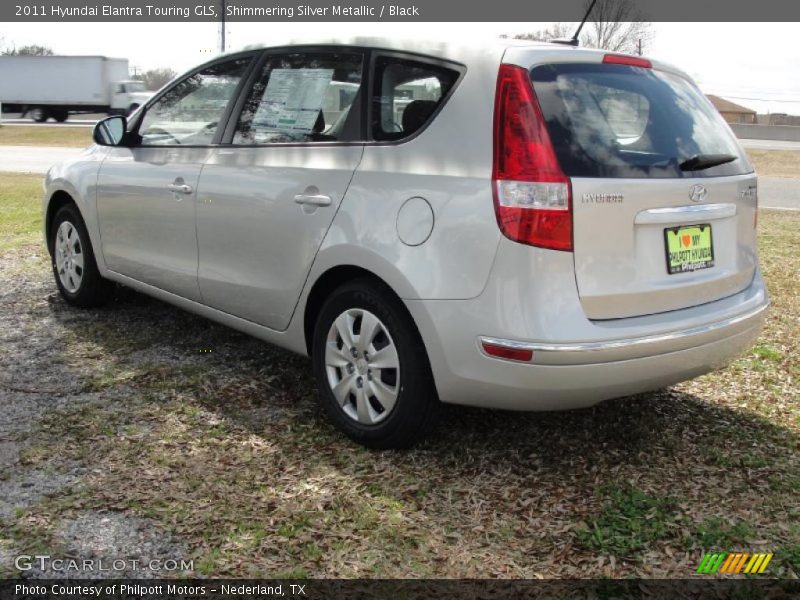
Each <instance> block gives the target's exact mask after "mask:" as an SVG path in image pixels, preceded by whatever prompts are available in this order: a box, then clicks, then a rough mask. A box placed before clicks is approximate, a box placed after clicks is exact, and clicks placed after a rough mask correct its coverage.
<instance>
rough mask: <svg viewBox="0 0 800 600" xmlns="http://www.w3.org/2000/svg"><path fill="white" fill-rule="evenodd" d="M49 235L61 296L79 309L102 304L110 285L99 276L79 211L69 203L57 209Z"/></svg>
mask: <svg viewBox="0 0 800 600" xmlns="http://www.w3.org/2000/svg"><path fill="white" fill-rule="evenodd" d="M50 232H51V233H50V244H49V246H50V253H51V256H52V262H53V276H54V277H55V280H56V285H57V286H58V290H59V292H61V296H62V297H63V298H64V300H66V301H67V302H69V303H70V304H72V305H74V306H80V307H81V308H89V307H93V306H99V305H101V304H104V303H105V302H106V301H107V300H108V299H109V297H110V296H111V292H112V290H113V284H112V283H111V282H110V281H108V280H106V279H103V278H102V277H101V276H100V271H99V270H98V269H97V263H96V262H95V259H94V252H93V250H92V244H91V242H90V241H89V234H88V232H87V231H86V226H85V225H84V223H83V219H82V218H81V215H80V212H79V211H78V208H77V207H76V206H75V205H73V204H68V205H66V206H64V207H62V208H61V209H59V211H58V212H57V213H56V216H55V218H54V219H53V224H52V226H51V227H50Z"/></svg>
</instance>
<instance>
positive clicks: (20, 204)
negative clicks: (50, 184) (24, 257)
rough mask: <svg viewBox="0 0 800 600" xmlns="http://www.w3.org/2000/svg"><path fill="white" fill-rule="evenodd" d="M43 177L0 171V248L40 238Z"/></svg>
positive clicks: (16, 245)
mask: <svg viewBox="0 0 800 600" xmlns="http://www.w3.org/2000/svg"><path fill="white" fill-rule="evenodd" d="M41 196H42V178H41V177H39V176H36V175H17V174H8V173H1V174H0V252H2V251H6V250H11V249H14V248H18V247H20V246H22V245H24V244H31V243H32V242H34V241H37V240H40V239H41V235H42V225H41V224H42V205H41Z"/></svg>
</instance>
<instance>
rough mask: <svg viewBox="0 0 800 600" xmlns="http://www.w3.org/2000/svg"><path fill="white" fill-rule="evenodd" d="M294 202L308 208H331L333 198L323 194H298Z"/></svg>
mask: <svg viewBox="0 0 800 600" xmlns="http://www.w3.org/2000/svg"><path fill="white" fill-rule="evenodd" d="M294 201H295V202H297V203H298V204H305V205H306V206H330V205H331V197H330V196H325V195H323V194H297V196H295V197H294Z"/></svg>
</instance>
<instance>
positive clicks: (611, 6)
mask: <svg viewBox="0 0 800 600" xmlns="http://www.w3.org/2000/svg"><path fill="white" fill-rule="evenodd" d="M585 1H586V4H585V6H586V9H588V8H589V4H590V3H591V0H585ZM581 16H582V15H581ZM575 27H576V26H575V25H571V24H568V23H554V24H552V25H550V26H549V27H546V28H544V29H539V30H537V31H532V32H530V33H521V34H517V35H515V36H514V37H515V38H517V39H522V40H536V41H543V42H546V41H549V40H553V39H557V38H570V37H572V34H573V32H574V30H575ZM652 40H653V32H652V29H651V27H650V23H649V22H648V21H645V14H644V13H643V12H642V10H641V7H640V6H639V5H638V4H637V2H636V0H598V1H597V4H595V7H594V9H593V10H592V14H591V15H589V20H588V21H587V22H586V25H585V26H584V28H583V31H582V32H581V37H580V42H581V45H582V46H586V47H589V48H602V49H603V50H609V51H611V52H627V53H630V54H641V53H644V52H645V51H646V50H647V47H648V46H649V45H650V43H651V42H652Z"/></svg>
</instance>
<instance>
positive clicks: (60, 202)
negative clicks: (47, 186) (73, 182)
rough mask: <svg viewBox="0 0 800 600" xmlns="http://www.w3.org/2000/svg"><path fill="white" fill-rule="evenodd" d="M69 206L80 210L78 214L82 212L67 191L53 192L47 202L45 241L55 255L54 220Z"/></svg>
mask: <svg viewBox="0 0 800 600" xmlns="http://www.w3.org/2000/svg"><path fill="white" fill-rule="evenodd" d="M68 204H72V205H74V206H75V207H76V208H77V209H78V212H81V209H80V206H78V203H77V202H76V201H75V198H73V197H72V195H71V194H70V193H69V192H67V191H65V190H56V191H55V192H53V193H52V194H51V195H50V199H49V200H48V202H47V212H46V213H45V220H44V239H45V243H46V244H47V249H48V251H49V252H50V254H52V253H53V246H52V241H51V238H50V233H51V232H52V225H53V219H55V217H56V213H58V211H59V210H60V209H61V208H62V207H64V206H67V205H68ZM81 217H83V213H81ZM85 221H86V219H84V222H85Z"/></svg>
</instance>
